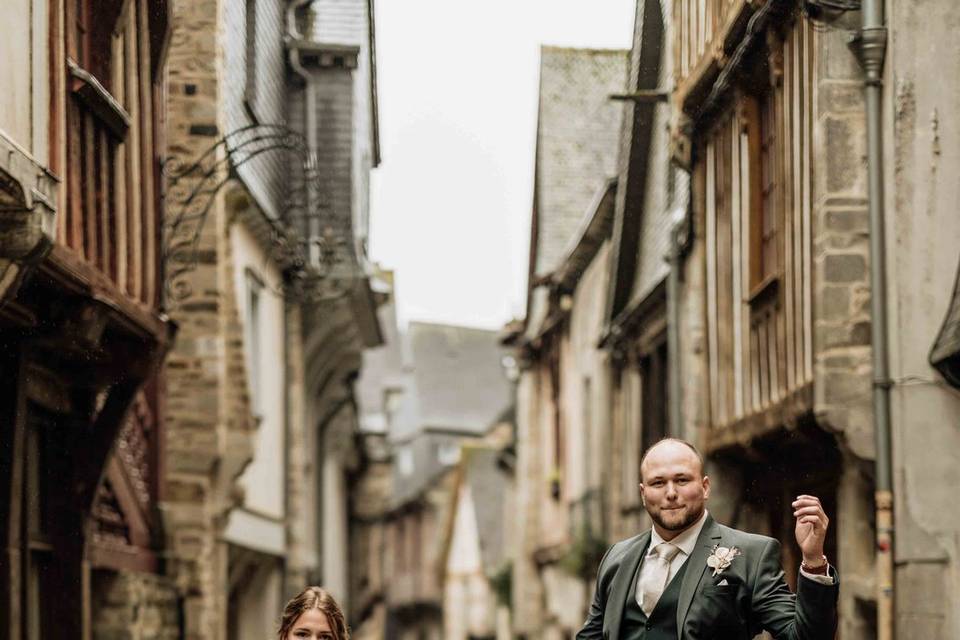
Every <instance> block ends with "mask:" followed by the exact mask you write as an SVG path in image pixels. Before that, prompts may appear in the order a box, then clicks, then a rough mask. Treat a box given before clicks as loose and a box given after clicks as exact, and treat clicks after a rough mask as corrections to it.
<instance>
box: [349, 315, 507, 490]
mask: <svg viewBox="0 0 960 640" xmlns="http://www.w3.org/2000/svg"><path fill="white" fill-rule="evenodd" d="M378 313H379V314H380V322H381V326H382V327H383V334H384V345H383V346H381V347H378V348H376V349H369V350H367V351H365V352H364V356H363V358H364V360H363V369H362V370H361V377H360V378H359V379H358V381H357V384H356V397H357V403H358V405H359V409H360V424H361V429H362V430H365V431H367V432H386V431H387V429H388V427H389V432H388V433H387V437H388V439H389V441H390V442H391V443H392V447H393V449H394V452H395V453H396V452H398V451H400V450H401V449H406V451H405V452H404V455H405V456H408V457H412V460H413V471H412V473H410V474H409V475H404V474H401V473H399V471H398V470H397V469H395V470H394V496H393V500H392V502H393V503H394V504H402V503H404V502H406V501H408V500H410V499H412V498H414V497H416V496H417V495H419V493H420V492H422V491H423V489H424V488H426V487H427V486H428V485H429V484H430V483H431V482H432V481H434V480H435V479H436V478H437V477H438V475H439V474H440V473H441V472H442V471H443V470H444V468H445V467H444V465H443V464H442V463H441V462H440V460H439V455H438V454H439V451H440V449H441V448H442V447H449V446H458V445H459V444H460V443H461V442H462V441H463V440H464V439H467V440H470V439H474V438H479V437H480V436H482V435H483V434H485V433H486V431H487V430H488V429H489V428H490V426H491V425H493V424H496V423H497V422H498V421H499V420H500V419H501V418H502V417H503V416H504V415H508V413H509V411H510V408H511V406H512V404H513V389H512V386H511V385H510V382H509V381H508V380H507V378H506V376H505V374H504V371H503V367H502V365H501V358H502V357H503V356H504V355H505V354H506V350H505V349H504V348H503V347H502V346H501V345H500V341H499V332H497V331H488V330H484V329H473V328H469V327H458V326H450V325H443V324H432V323H426V322H412V323H410V325H409V327H408V330H407V332H406V333H405V334H401V333H400V332H399V330H398V328H397V319H396V311H395V308H394V305H393V303H392V302H388V303H386V304H384V305H383V306H381V307H380V309H379V312H378ZM388 389H389V390H393V391H395V392H396V393H397V395H396V397H395V401H394V403H393V405H392V406H391V407H390V411H391V415H390V416H388V415H387V407H386V406H385V394H386V392H387V390H388ZM395 460H396V457H395Z"/></svg>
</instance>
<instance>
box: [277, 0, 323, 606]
mask: <svg viewBox="0 0 960 640" xmlns="http://www.w3.org/2000/svg"><path fill="white" fill-rule="evenodd" d="M312 2H313V0H294V1H293V2H291V3H290V5H289V6H288V7H287V15H286V19H287V25H286V32H285V34H284V40H285V41H286V43H287V46H288V47H289V49H288V53H289V61H290V68H291V69H293V71H294V73H296V74H297V75H298V76H300V77H301V78H303V82H304V93H305V96H304V97H305V99H304V111H305V113H304V123H305V125H306V129H307V130H306V138H307V154H308V159H307V162H308V164H309V165H311V166H313V165H315V163H316V139H317V136H316V128H317V127H316V120H315V118H316V109H315V108H314V92H313V78H312V76H311V74H310V72H309V71H307V69H306V68H304V66H303V64H302V63H301V62H300V49H298V48H297V43H298V42H299V41H300V39H301V38H302V36H301V34H300V32H299V31H298V30H297V20H296V12H297V9H299V8H300V7H302V6H304V5H308V4H311V3H312ZM306 170H307V169H306V167H304V171H306ZM308 178H309V176H306V175H305V176H304V181H305V182H306V180H307V179H308ZM312 195H313V190H312V189H311V188H310V186H309V185H306V198H307V213H308V214H309V213H310V212H311V211H312V210H313V199H312ZM309 221H310V218H309V217H307V219H306V222H307V224H309ZM303 231H305V229H297V232H298V233H300V232H303ZM309 246H312V245H309ZM308 258H309V256H308ZM292 304H297V303H296V302H292ZM284 307H285V309H286V312H285V314H284V315H285V317H287V318H289V316H288V314H290V313H291V311H290V310H289V309H287V305H286V304H285V305H284ZM301 320H302V317H301ZM289 327H290V323H289V322H287V328H289ZM301 333H302V327H301ZM301 337H302V336H301ZM289 341H290V336H289V335H287V336H286V339H285V340H284V343H283V346H284V358H283V360H284V363H286V365H287V366H289V362H290V342H289ZM287 383H289V380H287ZM286 404H287V410H286V414H287V425H288V429H292V425H291V424H290V421H291V419H292V418H291V411H290V400H289V398H288V399H287V403H286ZM301 426H302V425H301ZM286 435H287V443H289V442H290V432H289V431H288V432H287V434H286ZM283 451H284V469H289V455H290V454H289V451H288V447H287V446H284V449H283ZM288 494H289V486H288V487H287V491H285V492H284V504H285V506H286V508H287V511H285V513H289V508H290V497H289V495H288ZM318 515H319V513H318ZM288 535H289V530H288ZM285 566H286V565H285ZM284 582H286V580H284ZM287 595H288V594H284V598H286V597H287Z"/></svg>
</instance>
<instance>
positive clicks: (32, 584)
mask: <svg viewBox="0 0 960 640" xmlns="http://www.w3.org/2000/svg"><path fill="white" fill-rule="evenodd" d="M52 426H53V425H52V421H51V420H50V419H48V418H43V417H40V416H39V415H38V414H37V413H34V414H33V415H32V416H31V418H30V420H28V428H27V438H26V461H25V462H26V464H25V468H24V475H25V478H24V485H25V486H24V489H25V492H24V502H25V504H24V507H25V513H26V517H27V522H26V525H27V526H26V528H27V540H26V542H27V549H26V563H25V564H26V572H25V573H26V584H25V586H26V593H25V594H24V595H25V599H26V602H25V604H26V607H25V622H26V627H27V638H29V639H30V640H34V639H37V640H39V639H40V638H45V637H47V634H48V633H49V630H48V629H47V628H46V627H47V625H48V624H49V621H48V619H47V616H45V615H44V614H43V612H44V610H45V609H46V603H47V602H49V600H50V598H51V597H54V593H56V589H55V588H54V586H53V584H52V575H51V569H52V561H53V549H54V547H53V533H52V531H51V526H52V525H53V524H54V523H53V517H54V513H53V504H52V502H53V492H54V489H55V488H56V486H57V479H56V478H55V477H54V472H55V470H56V469H57V468H58V466H59V465H58V463H57V461H56V455H55V452H54V450H53V445H54V442H53V441H52V439H51V437H50V434H51V433H52V432H53V428H52Z"/></svg>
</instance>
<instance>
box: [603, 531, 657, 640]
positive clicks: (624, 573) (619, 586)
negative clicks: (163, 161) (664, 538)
mask: <svg viewBox="0 0 960 640" xmlns="http://www.w3.org/2000/svg"><path fill="white" fill-rule="evenodd" d="M649 542H650V532H649V531H647V532H646V533H644V534H642V535H641V536H640V537H639V538H637V542H636V544H634V545H633V546H632V547H631V548H630V550H629V551H627V552H626V554H625V555H624V556H623V560H622V561H621V562H620V566H619V567H617V573H616V574H614V576H613V588H612V589H611V591H610V598H609V599H608V600H607V610H606V611H605V612H604V615H603V618H604V620H605V621H607V622H608V623H609V627H610V635H609V636H608V637H610V638H619V637H620V622H621V621H622V620H623V609H624V607H625V606H626V604H627V598H628V597H629V596H630V587H631V585H632V582H633V577H634V576H635V575H636V573H637V567H638V566H639V565H640V560H641V559H642V558H643V552H644V551H645V550H646V548H647V544H649Z"/></svg>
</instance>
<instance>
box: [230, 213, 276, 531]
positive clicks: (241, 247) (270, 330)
mask: <svg viewBox="0 0 960 640" xmlns="http://www.w3.org/2000/svg"><path fill="white" fill-rule="evenodd" d="M230 241H231V244H232V250H233V256H234V260H235V262H234V283H233V284H234V287H235V289H236V296H237V303H238V313H239V315H240V320H241V322H242V321H243V319H244V318H246V317H247V311H248V304H249V300H248V296H247V275H246V274H247V271H248V270H249V271H250V272H252V273H253V274H255V275H256V276H257V277H258V278H259V279H260V280H261V281H262V282H263V283H264V287H263V290H262V291H261V294H260V296H261V297H260V313H261V316H260V317H261V320H260V322H261V327H260V329H261V336H260V363H261V370H260V372H259V380H260V389H259V397H260V413H261V422H260V426H259V428H258V429H257V433H256V435H255V436H254V445H253V450H254V457H253V461H252V462H251V463H250V464H249V465H248V466H247V468H246V469H245V470H244V472H243V474H242V475H241V476H240V478H239V481H238V483H239V485H240V487H241V488H242V489H243V490H244V494H245V498H244V503H243V506H244V508H245V509H247V510H249V511H251V512H253V513H254V514H255V515H257V516H260V517H261V518H262V519H265V520H268V521H270V520H272V521H274V524H275V526H277V527H280V528H281V529H282V527H283V523H282V518H283V517H284V505H283V499H284V473H283V468H284V466H283V465H284V455H283V447H284V445H285V437H284V420H285V415H284V402H285V389H284V368H285V363H284V360H283V357H284V348H283V346H284V326H285V324H284V308H283V299H282V297H281V296H280V294H279V290H280V284H281V276H280V273H279V271H278V270H277V268H276V265H274V264H273V263H272V262H270V261H269V259H268V256H267V255H266V253H265V252H264V251H263V250H262V249H261V248H260V246H259V245H258V244H257V242H256V240H255V238H254V237H253V235H252V234H251V233H250V231H249V230H248V229H247V228H246V227H244V226H243V225H242V224H234V225H233V226H232V227H231V229H230ZM249 348H250V345H247V344H245V345H244V349H245V350H248V349H249ZM248 355H249V354H248ZM247 362H248V363H249V362H251V358H250V357H248V358H247ZM249 379H250V376H248V381H249ZM232 520H233V517H231V524H232ZM251 533H252V532H251V531H250V530H249V529H247V528H239V527H236V526H229V525H228V528H227V534H228V537H229V538H230V539H231V540H232V541H234V542H237V543H240V544H247V543H249V544H256V542H257V540H256V539H255V538H254V537H253V536H252V535H251Z"/></svg>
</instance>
